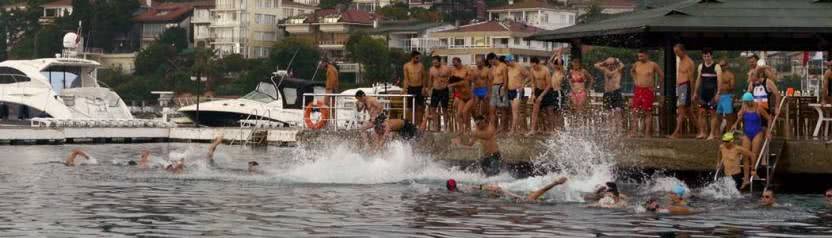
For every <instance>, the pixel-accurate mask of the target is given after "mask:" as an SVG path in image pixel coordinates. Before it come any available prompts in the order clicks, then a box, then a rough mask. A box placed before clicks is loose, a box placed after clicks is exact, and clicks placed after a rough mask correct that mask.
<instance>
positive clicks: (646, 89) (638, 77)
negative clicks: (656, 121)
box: [630, 50, 664, 137]
mask: <svg viewBox="0 0 832 238" xmlns="http://www.w3.org/2000/svg"><path fill="white" fill-rule="evenodd" d="M630 73H631V74H632V75H633V79H634V81H635V89H634V91H633V100H632V105H631V107H632V108H633V111H634V112H633V115H632V117H633V119H632V121H633V122H634V123H633V124H632V125H631V127H630V136H636V131H637V130H638V125H639V122H641V123H640V124H643V125H644V135H645V136H648V137H650V136H652V135H653V119H652V117H653V100H655V98H656V93H655V92H653V87H655V85H656V77H658V80H659V82H664V72H662V69H661V68H660V67H659V64H656V62H653V61H650V59H649V58H648V55H647V51H646V50H640V51H639V52H638V61H636V62H635V63H633V68H632V70H631V72H630Z"/></svg>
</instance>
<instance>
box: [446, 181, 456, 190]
mask: <svg viewBox="0 0 832 238" xmlns="http://www.w3.org/2000/svg"><path fill="white" fill-rule="evenodd" d="M445 187H447V188H448V191H451V192H456V180H454V179H448V182H446V183H445Z"/></svg>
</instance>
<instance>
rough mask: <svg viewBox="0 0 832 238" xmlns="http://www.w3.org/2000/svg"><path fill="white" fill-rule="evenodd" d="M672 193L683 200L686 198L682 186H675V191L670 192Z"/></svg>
mask: <svg viewBox="0 0 832 238" xmlns="http://www.w3.org/2000/svg"><path fill="white" fill-rule="evenodd" d="M670 192H671V193H673V194H674V195H676V196H678V197H679V198H682V197H684V196H685V187H682V185H681V184H676V185H673V189H671V190H670Z"/></svg>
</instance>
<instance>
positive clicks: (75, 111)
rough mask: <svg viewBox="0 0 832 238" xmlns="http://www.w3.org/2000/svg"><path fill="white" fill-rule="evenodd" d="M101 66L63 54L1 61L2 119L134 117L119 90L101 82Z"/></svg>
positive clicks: (111, 118)
mask: <svg viewBox="0 0 832 238" xmlns="http://www.w3.org/2000/svg"><path fill="white" fill-rule="evenodd" d="M100 66H101V65H100V64H99V63H98V62H95V61H91V60H85V59H77V58H62V57H60V56H58V57H57V58H44V59H33V60H8V61H3V62H0V121H4V122H13V121H25V120H28V119H32V118H54V119H70V120H117V119H133V115H132V114H130V111H129V109H128V107H127V105H125V103H124V101H123V100H121V97H119V95H118V94H116V93H115V92H113V91H112V90H110V89H108V88H105V87H101V86H99V84H98V78H97V73H98V68H99V67H100Z"/></svg>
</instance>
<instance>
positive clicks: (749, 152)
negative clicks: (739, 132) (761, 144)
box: [737, 146, 754, 158]
mask: <svg viewBox="0 0 832 238" xmlns="http://www.w3.org/2000/svg"><path fill="white" fill-rule="evenodd" d="M737 151H739V152H740V154H742V155H743V156H747V157H748V158H753V157H754V154H752V153H751V151H750V150H748V149H746V148H743V147H741V146H738V147H737Z"/></svg>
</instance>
